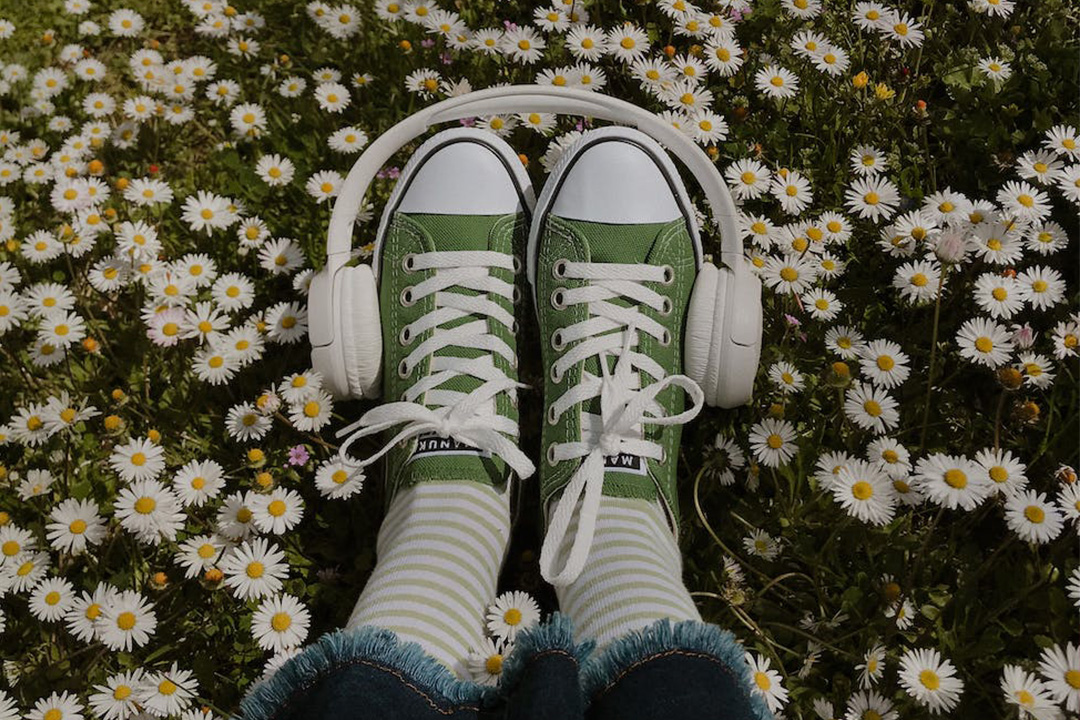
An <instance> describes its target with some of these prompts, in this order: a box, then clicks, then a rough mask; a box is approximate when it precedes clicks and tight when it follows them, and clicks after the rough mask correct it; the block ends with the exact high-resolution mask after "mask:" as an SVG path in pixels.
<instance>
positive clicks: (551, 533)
mask: <svg viewBox="0 0 1080 720" xmlns="http://www.w3.org/2000/svg"><path fill="white" fill-rule="evenodd" d="M527 262H528V275H529V281H530V282H531V284H532V288H533V293H534V300H535V303H536V308H537V314H538V316H539V322H540V337H541V339H542V343H541V346H542V348H543V362H544V367H546V368H549V375H548V378H547V381H546V383H545V388H544V406H545V409H546V418H547V420H546V422H545V424H544V429H543V446H542V447H543V449H544V452H545V454H546V458H545V459H544V460H542V461H541V463H540V500H541V508H542V509H543V512H544V514H545V521H546V523H547V534H546V536H545V538H544V545H543V548H542V550H541V554H540V569H541V573H542V574H543V576H544V578H545V579H546V580H547V581H548V582H550V583H552V584H553V585H566V584H569V583H570V582H572V581H573V580H574V579H576V577H577V576H578V574H579V573H580V572H581V569H582V566H583V565H584V563H585V560H586V558H587V557H588V554H589V549H590V546H591V544H592V537H593V530H594V524H595V518H596V512H597V509H598V507H599V504H600V497H601V495H612V496H618V497H630V498H643V499H646V500H658V501H659V502H660V503H661V504H662V505H663V506H664V508H665V509H666V512H667V515H668V518H669V521H670V524H671V528H672V531H673V532H674V531H675V529H676V528H677V525H678V523H677V518H678V497H677V493H676V490H675V480H676V478H675V473H676V464H677V463H676V457H677V455H678V447H679V437H680V434H681V429H680V427H679V425H681V424H682V423H685V422H688V421H689V420H691V419H692V418H693V417H694V416H695V415H697V413H698V411H699V410H700V407H701V405H702V402H703V396H702V392H701V389H700V388H699V387H698V385H697V383H695V382H694V381H693V380H691V379H690V378H688V377H686V376H684V375H680V374H677V373H679V372H680V371H681V368H682V339H683V326H684V323H685V319H686V308H687V305H688V303H689V299H690V291H691V289H692V288H693V285H694V280H695V278H696V276H697V271H698V267H699V266H700V264H701V244H700V241H699V239H698V235H697V229H696V227H695V224H694V219H693V214H692V209H691V205H690V200H689V198H688V197H687V195H686V189H685V187H684V186H683V184H682V181H681V180H680V178H679V175H678V173H677V172H676V171H675V168H674V166H673V165H672V163H671V160H670V159H669V158H668V156H667V154H666V153H665V152H664V150H663V149H662V148H661V147H660V146H659V145H658V144H657V143H656V142H655V141H653V140H652V139H651V138H649V137H648V136H646V135H644V134H642V133H641V132H639V131H637V130H633V129H630V128H622V127H610V128H604V129H601V130H594V131H591V132H588V133H586V134H585V135H584V136H583V137H581V138H580V139H579V140H578V141H577V142H576V143H575V144H574V145H573V146H571V147H570V148H569V149H568V150H567V151H566V153H565V154H564V155H563V157H562V158H561V159H560V160H559V162H558V163H557V165H556V166H555V168H554V169H553V170H552V172H551V175H550V176H549V177H548V180H547V183H546V185H545V186H544V191H543V193H542V194H541V196H540V199H539V200H538V202H537V207H536V212H535V215H534V220H533V223H532V227H531V229H530V233H529V249H528V255H527ZM684 393H685V394H686V395H689V397H690V399H691V400H692V401H693V407H692V408H690V409H689V410H684V397H683V395H684ZM553 503H554V505H553ZM575 517H576V518H577V520H578V524H577V530H576V533H575V536H574V540H573V543H572V545H571V546H570V550H569V552H568V553H567V555H566V558H565V559H562V560H561V562H558V561H559V559H558V558H556V555H557V554H558V553H559V548H560V547H561V545H562V542H563V539H564V537H565V536H566V534H567V532H568V531H569V528H570V526H571V521H572V520H573V519H574V518H575Z"/></svg>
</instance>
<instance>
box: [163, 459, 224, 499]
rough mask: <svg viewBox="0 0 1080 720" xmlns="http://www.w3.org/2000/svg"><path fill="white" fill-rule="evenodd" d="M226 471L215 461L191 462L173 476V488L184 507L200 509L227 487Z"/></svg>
mask: <svg viewBox="0 0 1080 720" xmlns="http://www.w3.org/2000/svg"><path fill="white" fill-rule="evenodd" d="M224 475H225V469H224V468H222V467H221V465H220V464H218V463H217V462H215V461H213V460H189V461H188V462H187V463H185V464H184V466H183V467H181V468H180V469H179V470H177V471H176V473H175V474H174V475H173V479H172V486H173V490H175V492H176V495H177V497H179V499H180V502H181V504H183V506H184V507H189V506H194V507H199V506H200V505H202V504H203V503H205V502H206V501H207V500H212V499H213V498H216V497H217V496H218V495H219V494H220V493H221V490H222V488H224V487H225V477H224Z"/></svg>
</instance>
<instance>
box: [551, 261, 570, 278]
mask: <svg viewBox="0 0 1080 720" xmlns="http://www.w3.org/2000/svg"><path fill="white" fill-rule="evenodd" d="M568 264H569V263H568V262H567V261H566V260H561V259H560V260H556V261H555V264H554V265H552V266H551V274H552V276H553V277H556V278H559V279H562V278H564V277H566V266H567V265H568Z"/></svg>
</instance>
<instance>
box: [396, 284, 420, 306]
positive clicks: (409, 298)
mask: <svg viewBox="0 0 1080 720" xmlns="http://www.w3.org/2000/svg"><path fill="white" fill-rule="evenodd" d="M399 299H400V300H401V304H402V306H404V307H412V306H413V305H415V304H416V300H415V299H414V298H413V289H412V285H410V286H409V287H407V288H405V289H404V290H402V291H401V297H400V298H399Z"/></svg>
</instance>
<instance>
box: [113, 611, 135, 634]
mask: <svg viewBox="0 0 1080 720" xmlns="http://www.w3.org/2000/svg"><path fill="white" fill-rule="evenodd" d="M116 627H118V628H120V629H121V630H130V629H131V628H133V627H135V613H133V612H131V611H129V610H128V611H124V612H122V613H120V614H119V615H117V616H116Z"/></svg>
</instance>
